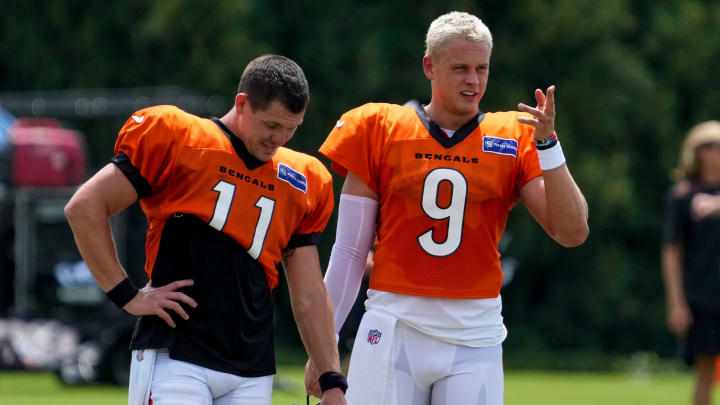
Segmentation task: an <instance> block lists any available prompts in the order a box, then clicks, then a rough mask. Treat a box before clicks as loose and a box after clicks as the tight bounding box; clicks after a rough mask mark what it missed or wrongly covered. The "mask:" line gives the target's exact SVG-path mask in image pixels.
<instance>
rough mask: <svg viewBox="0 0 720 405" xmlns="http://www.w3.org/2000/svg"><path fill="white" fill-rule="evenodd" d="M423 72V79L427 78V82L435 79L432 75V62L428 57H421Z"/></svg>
mask: <svg viewBox="0 0 720 405" xmlns="http://www.w3.org/2000/svg"><path fill="white" fill-rule="evenodd" d="M422 64H423V72H425V77H427V78H428V79H429V80H432V79H433V78H434V77H435V74H434V73H433V62H432V58H431V57H429V56H423V61H422Z"/></svg>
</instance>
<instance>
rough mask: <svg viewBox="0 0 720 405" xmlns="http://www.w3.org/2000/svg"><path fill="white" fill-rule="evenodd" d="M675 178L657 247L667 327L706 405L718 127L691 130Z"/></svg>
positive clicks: (713, 348) (718, 277) (712, 329)
mask: <svg viewBox="0 0 720 405" xmlns="http://www.w3.org/2000/svg"><path fill="white" fill-rule="evenodd" d="M674 174H675V177H676V180H678V182H677V183H676V184H675V185H673V187H672V188H671V189H670V190H669V192H668V195H667V201H666V213H665V224H664V229H663V246H662V272H663V281H664V283H665V294H666V299H667V323H668V327H669V328H670V330H671V331H672V332H673V333H674V334H675V335H676V336H677V337H678V338H679V339H680V342H681V343H682V346H683V356H684V359H685V361H686V362H687V363H688V365H691V366H692V367H693V368H694V371H695V376H696V382H695V391H694V404H695V405H708V404H710V394H711V391H712V387H713V376H714V369H715V358H716V356H718V354H720V121H708V122H704V123H701V124H699V125H697V126H695V127H694V128H692V130H691V131H690V132H689V133H688V135H687V137H686V139H685V141H684V143H683V146H682V150H681V151H680V161H679V164H678V167H677V168H676V169H675V173H674Z"/></svg>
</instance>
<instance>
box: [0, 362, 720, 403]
mask: <svg viewBox="0 0 720 405" xmlns="http://www.w3.org/2000/svg"><path fill="white" fill-rule="evenodd" d="M302 375H303V369H302V367H299V366H280V367H278V375H277V376H276V377H275V379H276V385H277V386H278V388H277V389H275V391H274V392H273V404H274V405H290V404H293V403H297V404H300V405H302V404H304V403H305V395H304V389H303V377H302ZM691 386H692V381H691V376H690V375H689V374H682V373H677V374H675V373H673V374H662V375H644V376H633V375H630V374H620V373H615V374H597V373H592V374H584V373H556V372H552V373H548V372H513V371H508V372H506V376H505V398H506V399H505V404H506V405H527V404H533V405H570V404H572V405H577V404H582V405H625V404H627V405H643V404H652V405H665V404H667V405H683V404H690V400H689V399H690V391H691ZM714 399H715V402H714V403H716V404H720V390H719V389H716V392H715V397H714ZM317 402H319V401H315V402H314V403H317ZM0 404H2V405H41V404H42V405H44V404H58V405H95V404H103V405H114V404H116V405H122V404H127V390H126V389H125V388H122V387H113V386H92V387H87V386H85V387H67V386H63V385H62V384H60V383H59V381H58V379H57V378H56V377H55V376H54V375H51V374H38V373H0Z"/></svg>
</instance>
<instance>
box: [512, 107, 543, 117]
mask: <svg viewBox="0 0 720 405" xmlns="http://www.w3.org/2000/svg"><path fill="white" fill-rule="evenodd" d="M518 110H520V111H522V112H526V113H528V114H530V115H532V116H533V117H535V118H538V119H539V118H540V117H542V116H543V115H544V113H543V112H542V111H541V110H540V109H538V108H535V107H530V106H529V105H527V104H525V103H518Z"/></svg>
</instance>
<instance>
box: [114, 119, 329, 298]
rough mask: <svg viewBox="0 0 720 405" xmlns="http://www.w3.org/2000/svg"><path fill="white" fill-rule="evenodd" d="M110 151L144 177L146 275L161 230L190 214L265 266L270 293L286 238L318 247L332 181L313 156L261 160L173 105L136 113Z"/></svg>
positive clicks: (282, 154) (286, 152)
mask: <svg viewBox="0 0 720 405" xmlns="http://www.w3.org/2000/svg"><path fill="white" fill-rule="evenodd" d="M115 153H116V155H124V156H126V157H127V158H128V159H129V162H130V163H131V165H132V166H134V167H135V168H137V169H138V171H139V175H140V176H141V177H142V179H144V181H140V182H139V183H141V185H140V187H136V189H138V194H139V195H140V196H141V197H142V198H141V200H140V205H141V207H142V209H143V211H144V212H145V214H146V215H147V218H148V223H149V227H150V228H149V230H148V237H147V244H146V255H147V260H146V266H145V271H146V272H147V274H148V276H150V277H151V278H152V272H153V265H154V263H155V260H156V256H157V251H158V246H159V242H160V241H159V237H160V235H161V233H162V228H163V226H164V224H165V221H166V220H167V219H168V218H170V217H171V216H172V215H174V214H176V213H183V214H188V215H194V216H196V217H198V218H200V219H201V220H203V221H205V222H206V223H208V224H209V225H210V226H211V227H213V228H215V229H217V230H218V231H221V232H223V233H225V234H227V235H228V236H230V237H231V238H233V239H235V240H236V241H237V242H238V243H239V244H240V245H242V246H243V247H245V248H246V249H247V250H248V252H249V253H250V254H251V256H252V257H253V258H254V259H256V260H257V261H258V262H260V264H262V266H263V268H264V269H265V273H266V277H267V281H268V284H269V285H270V288H271V289H272V288H274V287H275V285H276V284H277V270H276V268H275V266H276V264H278V263H279V262H280V251H281V250H282V249H284V248H285V247H287V246H288V244H289V243H290V240H291V238H295V239H296V240H298V241H299V240H307V241H310V242H311V243H312V244H317V234H318V233H320V232H322V231H323V229H324V228H325V225H326V224H327V221H328V219H329V218H330V215H331V214H332V209H333V195H332V179H331V178H330V174H329V173H328V171H327V169H325V167H324V166H323V165H322V163H320V161H318V160H317V159H316V158H313V157H311V156H309V155H306V154H303V153H300V152H295V151H293V150H291V149H287V148H280V149H279V150H278V151H277V153H276V154H275V156H273V158H272V159H271V160H270V161H268V162H261V161H259V160H257V159H255V158H254V157H253V156H252V155H250V154H249V152H247V150H246V149H245V146H244V145H243V144H242V142H241V141H240V140H239V139H237V138H236V137H234V136H233V135H232V134H231V133H230V131H229V130H227V129H226V128H224V127H223V125H222V123H220V121H219V120H215V121H213V120H209V119H202V118H199V117H196V116H194V115H191V114H187V113H185V112H183V111H181V110H179V109H178V108H176V107H172V106H159V107H151V108H148V109H145V110H142V111H138V112H136V113H135V114H133V116H132V117H131V118H130V119H129V120H128V121H127V122H126V123H125V126H124V127H123V128H122V130H121V131H120V135H119V137H118V140H117V143H116V145H115ZM302 244H310V243H302ZM302 244H297V243H295V244H294V245H295V246H301V245H302Z"/></svg>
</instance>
